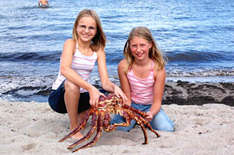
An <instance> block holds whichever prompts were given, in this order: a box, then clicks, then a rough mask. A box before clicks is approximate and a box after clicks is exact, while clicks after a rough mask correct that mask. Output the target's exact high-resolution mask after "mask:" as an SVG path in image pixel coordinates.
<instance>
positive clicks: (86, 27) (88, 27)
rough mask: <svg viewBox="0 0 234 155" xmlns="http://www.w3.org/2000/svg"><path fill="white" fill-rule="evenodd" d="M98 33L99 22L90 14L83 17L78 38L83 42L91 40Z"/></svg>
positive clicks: (78, 28) (78, 29)
mask: <svg viewBox="0 0 234 155" xmlns="http://www.w3.org/2000/svg"><path fill="white" fill-rule="evenodd" d="M96 33H97V24H96V22H95V20H94V19H93V18H92V17H90V16H85V17H82V18H81V19H80V20H79V22H78V26H77V34H78V39H79V40H80V41H82V42H91V40H92V39H93V38H94V37H95V35H96Z"/></svg>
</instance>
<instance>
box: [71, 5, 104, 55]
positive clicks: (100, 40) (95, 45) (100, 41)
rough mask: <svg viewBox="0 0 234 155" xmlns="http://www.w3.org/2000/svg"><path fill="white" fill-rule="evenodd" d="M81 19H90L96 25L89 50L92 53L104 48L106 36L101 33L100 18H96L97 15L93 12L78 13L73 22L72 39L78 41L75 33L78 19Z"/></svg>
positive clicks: (87, 10)
mask: <svg viewBox="0 0 234 155" xmlns="http://www.w3.org/2000/svg"><path fill="white" fill-rule="evenodd" d="M83 17H91V18H93V19H94V20H95V22H96V24H97V25H96V27H97V32H96V35H95V36H94V38H93V39H92V44H91V46H90V48H91V49H92V50H94V51H97V50H99V49H100V48H105V46H106V36H105V34H104V32H103V29H102V25H101V21H100V18H99V17H98V15H97V13H96V12H95V11H94V10H89V9H84V10H82V11H80V13H79V14H78V16H77V18H76V20H75V23H74V27H73V31H72V38H73V39H74V40H75V41H77V40H78V37H79V36H78V33H77V26H78V24H79V21H80V19H81V18H83Z"/></svg>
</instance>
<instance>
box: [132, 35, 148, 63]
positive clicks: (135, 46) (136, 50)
mask: <svg viewBox="0 0 234 155" xmlns="http://www.w3.org/2000/svg"><path fill="white" fill-rule="evenodd" d="M151 47H152V43H150V42H149V41H147V40H146V39H143V38H141V37H137V36H135V37H133V38H132V39H131V40H130V50H131V53H132V56H133V57H134V59H135V61H143V60H146V59H148V58H149V49H150V48H151Z"/></svg>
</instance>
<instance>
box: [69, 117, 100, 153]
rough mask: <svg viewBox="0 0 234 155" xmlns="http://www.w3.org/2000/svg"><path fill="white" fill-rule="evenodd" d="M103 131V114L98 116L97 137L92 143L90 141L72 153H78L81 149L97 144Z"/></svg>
mask: <svg viewBox="0 0 234 155" xmlns="http://www.w3.org/2000/svg"><path fill="white" fill-rule="evenodd" d="M102 130H103V117H102V116H101V114H99V115H98V124H97V133H96V135H95V137H94V138H93V140H92V141H90V142H89V143H87V144H85V145H83V146H81V147H79V148H77V149H75V150H73V151H72V152H76V151H78V150H80V149H83V148H86V147H90V146H92V145H94V144H96V142H97V140H98V139H99V138H100V136H101V134H102Z"/></svg>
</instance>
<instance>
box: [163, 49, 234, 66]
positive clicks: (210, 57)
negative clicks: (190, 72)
mask: <svg viewBox="0 0 234 155" xmlns="http://www.w3.org/2000/svg"><path fill="white" fill-rule="evenodd" d="M232 55H233V54H231V53H228V55H226V54H225V52H222V51H217V52H202V51H196V50H191V51H189V52H187V51H172V52H166V56H167V58H168V60H169V62H192V63H194V62H212V61H220V62H221V61H234V55H233V56H232Z"/></svg>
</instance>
